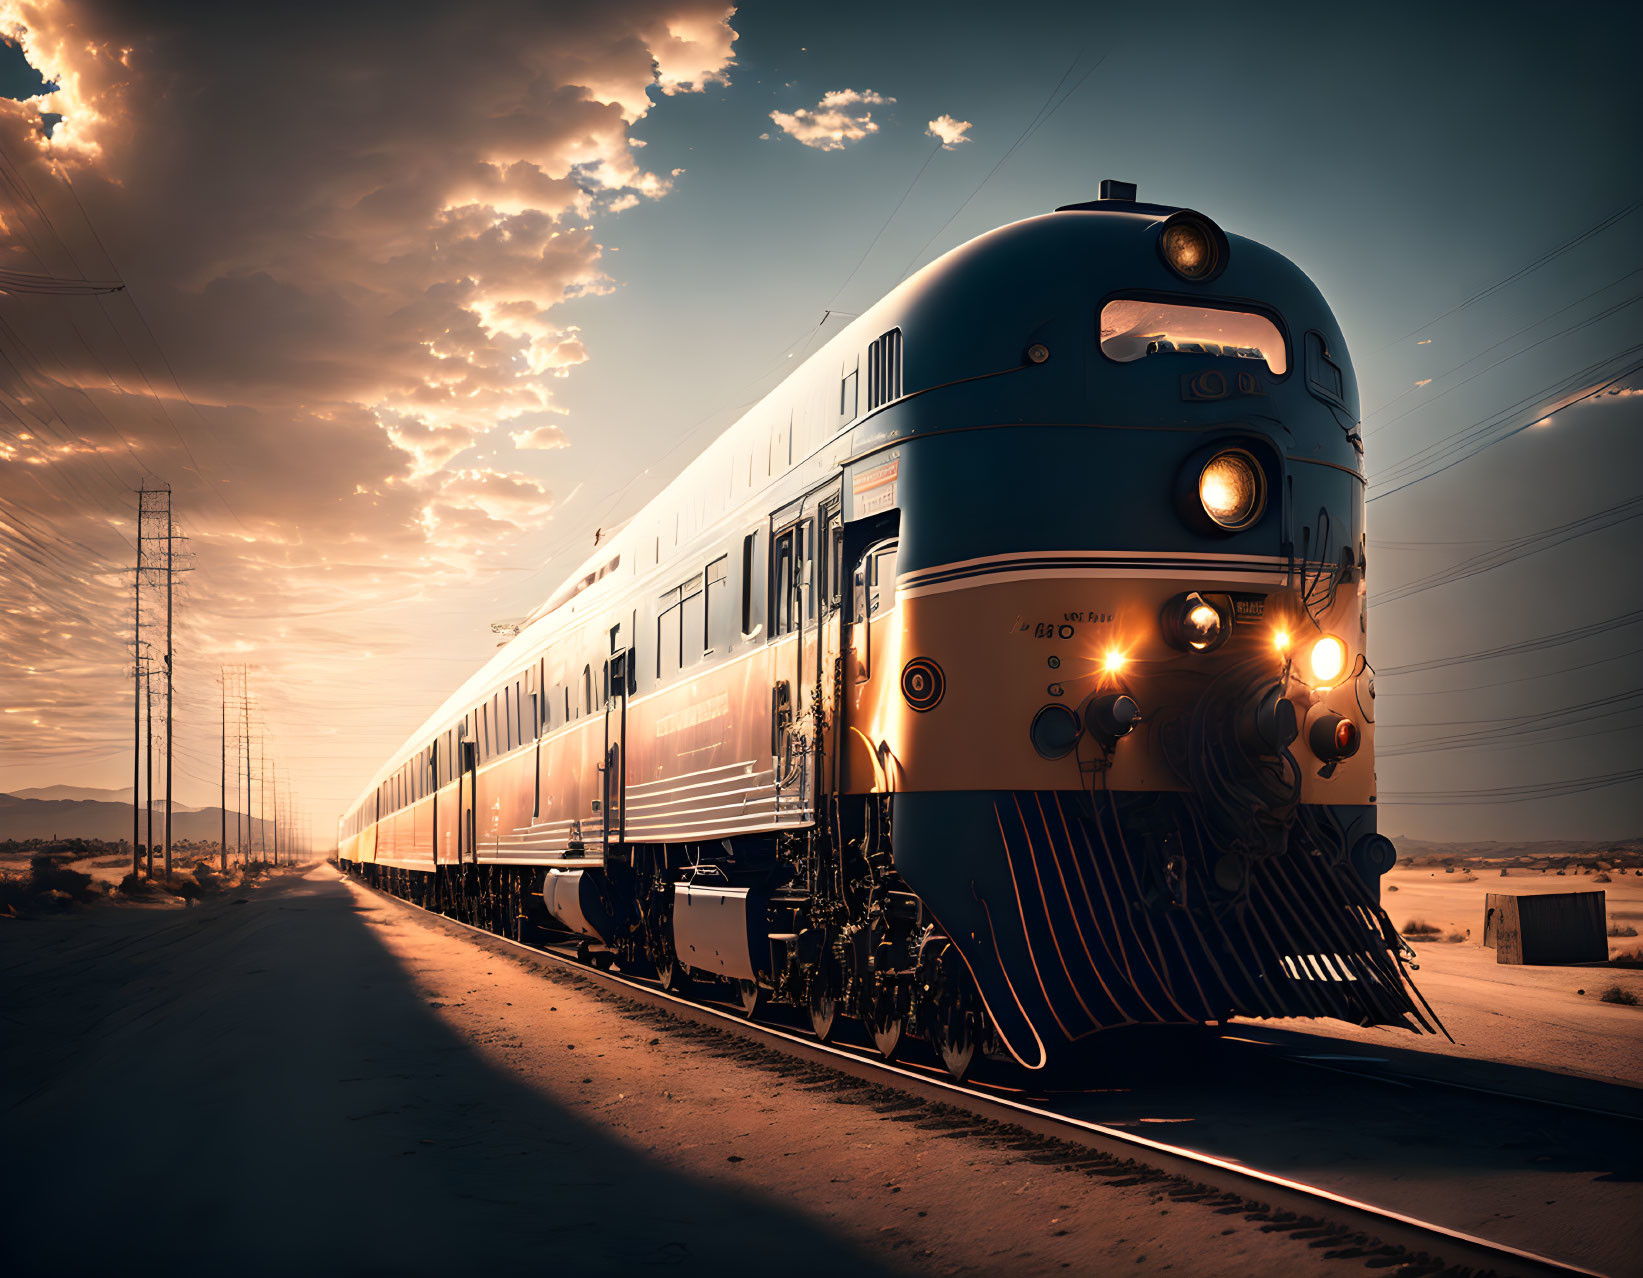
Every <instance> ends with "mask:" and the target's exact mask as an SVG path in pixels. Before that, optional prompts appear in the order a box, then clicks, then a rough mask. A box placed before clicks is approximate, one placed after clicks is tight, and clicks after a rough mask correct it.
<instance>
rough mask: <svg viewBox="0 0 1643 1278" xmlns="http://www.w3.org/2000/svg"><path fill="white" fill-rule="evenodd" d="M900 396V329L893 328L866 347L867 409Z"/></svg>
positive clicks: (869, 409) (869, 410)
mask: <svg viewBox="0 0 1643 1278" xmlns="http://www.w3.org/2000/svg"><path fill="white" fill-rule="evenodd" d="M900 398H901V330H900V329H899V328H893V329H891V330H890V331H889V332H888V333H886V334H885V335H884V336H883V337H881V338H879V339H878V341H876V342H874V343H873V344H872V345H871V346H869V347H868V348H867V411H868V412H872V411H873V410H874V409H875V408H877V407H878V406H879V405H880V404H888V403H889V402H890V401H891V400H893V399H900Z"/></svg>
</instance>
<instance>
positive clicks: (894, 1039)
mask: <svg viewBox="0 0 1643 1278" xmlns="http://www.w3.org/2000/svg"><path fill="white" fill-rule="evenodd" d="M867 1028H868V1029H869V1030H871V1031H872V1033H873V1046H874V1047H876V1048H878V1049H879V1055H880V1056H882V1057H884V1059H885V1060H887V1061H893V1060H895V1059H896V1057H898V1056H900V1055H901V1044H902V1040H903V1038H905V1037H906V1029H907V1019H906V1018H905V1017H903V1016H885V1017H877V1016H875V1017H873V1018H872V1019H871V1020H869V1021H868V1023H867Z"/></svg>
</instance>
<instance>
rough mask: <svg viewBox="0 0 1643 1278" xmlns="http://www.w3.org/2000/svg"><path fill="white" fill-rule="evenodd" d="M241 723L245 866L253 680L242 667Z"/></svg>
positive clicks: (244, 858)
mask: <svg viewBox="0 0 1643 1278" xmlns="http://www.w3.org/2000/svg"><path fill="white" fill-rule="evenodd" d="M240 716H241V718H240V722H241V726H242V727H243V729H244V732H245V737H244V740H245V852H244V853H243V854H242V855H241V857H240V864H242V865H244V864H245V863H246V862H248V861H250V859H251V678H250V672H249V668H248V667H246V666H241V667H240Z"/></svg>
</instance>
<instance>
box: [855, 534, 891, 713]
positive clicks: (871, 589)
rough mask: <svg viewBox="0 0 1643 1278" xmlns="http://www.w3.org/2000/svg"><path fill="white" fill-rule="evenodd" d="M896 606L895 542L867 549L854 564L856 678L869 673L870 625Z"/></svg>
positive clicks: (870, 656) (870, 672)
mask: <svg viewBox="0 0 1643 1278" xmlns="http://www.w3.org/2000/svg"><path fill="white" fill-rule="evenodd" d="M895 606H896V543H895V542H893V541H881V542H879V543H878V545H876V546H871V547H869V548H868V550H867V553H866V554H864V555H863V556H862V557H861V560H860V562H859V563H858V564H857V565H856V572H855V580H854V582H853V583H852V590H851V600H850V620H851V626H850V648H851V651H852V652H853V653H854V654H855V658H856V681H857V682H858V683H860V682H862V681H864V680H866V679H867V678H868V677H869V676H870V675H871V674H872V638H871V626H872V623H873V622H875V621H877V620H878V619H879V618H880V617H882V616H883V615H884V614H885V613H887V612H889V611H890V609H892V608H894V607H895Z"/></svg>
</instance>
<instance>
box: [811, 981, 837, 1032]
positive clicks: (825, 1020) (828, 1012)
mask: <svg viewBox="0 0 1643 1278" xmlns="http://www.w3.org/2000/svg"><path fill="white" fill-rule="evenodd" d="M838 1012H839V1000H838V997H837V996H836V995H834V994H833V993H832V991H830V990H827V989H824V988H822V985H821V982H820V981H816V982H814V983H813V984H812V985H811V987H810V1029H811V1031H812V1032H813V1033H814V1034H815V1035H816V1037H817V1038H818V1039H819V1040H821V1041H822V1042H823V1043H828V1042H831V1041H832V1039H833V1027H834V1024H835V1023H836V1018H837V1017H838Z"/></svg>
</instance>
